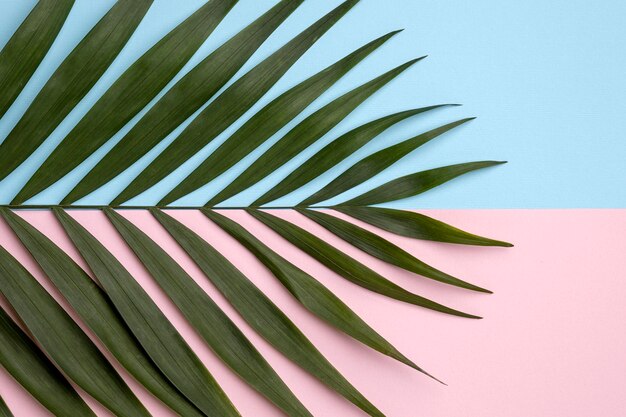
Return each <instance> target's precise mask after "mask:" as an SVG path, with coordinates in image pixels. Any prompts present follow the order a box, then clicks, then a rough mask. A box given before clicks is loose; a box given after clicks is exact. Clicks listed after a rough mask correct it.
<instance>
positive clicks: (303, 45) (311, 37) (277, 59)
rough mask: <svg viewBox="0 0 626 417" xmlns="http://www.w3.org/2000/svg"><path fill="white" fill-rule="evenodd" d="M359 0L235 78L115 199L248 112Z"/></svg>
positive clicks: (165, 171)
mask: <svg viewBox="0 0 626 417" xmlns="http://www.w3.org/2000/svg"><path fill="white" fill-rule="evenodd" d="M357 2H358V0H346V1H345V2H344V3H342V4H341V5H340V6H338V7H337V8H336V9H335V10H333V11H331V12H330V13H328V14H327V15H326V16H324V17H322V18H321V19H320V20H318V21H317V22H316V23H314V24H313V25H312V26H310V27H309V28H308V29H306V30H305V31H304V32H302V33H301V34H300V35H298V36H297V37H295V38H294V39H292V40H291V41H290V42H288V43H287V44H286V45H284V46H283V47H282V48H280V49H279V50H278V51H276V52H274V53H273V54H272V55H270V56H269V57H268V58H267V59H265V60H264V61H263V62H261V63H260V64H258V65H257V66H256V67H254V68H253V69H252V70H250V71H249V72H248V73H247V74H245V75H243V76H242V77H241V78H239V79H238V80H237V81H235V82H234V83H233V84H232V85H231V86H230V87H229V88H227V89H226V91H224V92H223V93H222V94H220V95H219V96H218V97H217V98H216V99H215V100H214V101H213V102H212V103H211V104H209V105H208V106H207V107H206V108H205V109H204V110H203V111H202V112H201V113H200V114H199V115H198V117H196V118H195V119H194V120H193V121H192V122H191V124H190V125H189V126H187V128H186V129H185V130H184V131H183V132H182V133H181V134H180V136H179V137H177V138H176V139H175V140H174V141H173V142H172V143H171V144H170V145H169V146H168V147H167V148H166V149H165V151H163V152H162V153H161V154H160V155H159V156H158V157H157V158H156V159H155V160H154V161H152V163H150V165H148V167H147V168H146V169H145V170H143V172H142V173H141V174H139V176H138V177H137V178H135V180H134V181H132V182H131V183H130V185H128V187H126V189H124V191H122V192H121V193H120V195H119V196H117V197H116V198H115V199H114V200H113V201H112V202H111V205H114V206H117V205H121V204H122V203H124V202H126V201H128V200H130V199H131V198H133V197H135V196H137V195H139V194H140V193H142V192H143V191H145V190H147V189H148V188H150V187H151V186H153V185H155V184H156V183H157V182H159V181H160V180H162V179H163V178H165V177H166V176H167V175H169V174H170V173H171V172H172V171H174V170H175V169H176V168H178V167H179V165H180V164H182V163H183V162H185V161H187V160H188V159H189V158H191V157H192V156H193V155H194V154H195V153H196V152H198V151H199V150H201V149H202V148H203V147H204V146H206V145H207V144H208V143H209V142H211V141H212V140H213V139H215V138H216V137H217V136H218V135H219V134H220V133H222V132H223V131H224V129H226V128H227V127H228V126H230V125H231V124H232V123H234V122H235V121H236V120H237V119H239V118H240V117H241V116H243V115H244V113H246V112H247V111H248V110H249V109H250V107H252V106H253V105H254V104H255V103H256V102H257V101H258V100H259V99H261V97H263V96H264V95H265V93H267V92H268V91H269V89H270V88H272V87H273V86H274V84H276V83H277V82H278V80H280V79H281V78H282V76H283V75H284V74H285V73H286V72H287V70H289V68H291V67H292V66H293V64H295V63H296V61H298V59H300V57H301V56H302V55H303V54H304V53H305V52H306V51H308V49H309V48H310V47H311V46H312V45H313V44H314V43H315V42H316V41H317V40H318V39H319V38H320V37H321V36H322V35H323V34H324V33H326V32H327V31H328V30H329V29H330V28H331V27H332V26H333V25H334V24H335V23H336V22H337V21H338V20H339V19H340V18H341V17H342V16H343V15H344V14H346V13H347V12H348V11H349V10H350V9H351V8H352V7H353V6H354V5H355V4H356V3H357Z"/></svg>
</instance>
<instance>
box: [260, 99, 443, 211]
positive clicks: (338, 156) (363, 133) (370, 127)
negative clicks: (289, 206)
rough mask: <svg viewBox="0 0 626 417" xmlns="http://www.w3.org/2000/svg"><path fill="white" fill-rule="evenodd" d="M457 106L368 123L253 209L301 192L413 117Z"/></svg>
mask: <svg viewBox="0 0 626 417" xmlns="http://www.w3.org/2000/svg"><path fill="white" fill-rule="evenodd" d="M445 106H453V104H444V105H438V106H429V107H423V108H419V109H413V110H407V111H403V112H399V113H394V114H391V115H389V116H385V117H382V118H380V119H377V120H374V121H372V122H369V123H366V124H364V125H362V126H359V127H357V128H356V129H353V130H351V131H349V132H348V133H346V134H344V135H342V136H340V137H339V138H337V139H335V140H334V141H332V142H331V143H329V144H328V145H326V146H325V147H324V148H322V149H321V150H320V151H319V152H317V153H316V154H315V155H313V156H312V157H311V158H309V159H308V160H307V161H306V162H305V163H304V164H302V165H301V166H300V167H298V168H296V170H295V171H293V172H292V173H291V174H289V175H288V176H287V177H285V179H284V180H282V181H281V182H280V183H278V184H277V185H276V186H274V187H273V188H272V189H270V190H269V191H267V192H266V193H265V194H263V195H262V196H261V197H259V198H258V199H257V200H256V201H255V202H254V203H252V206H254V207H260V206H262V205H264V204H267V203H269V202H271V201H274V200H276V199H278V198H280V197H283V196H285V195H287V194H289V193H290V192H292V191H295V190H297V189H298V188H300V187H302V186H303V185H305V184H307V183H309V182H311V181H312V180H313V179H315V178H317V177H319V176H320V175H322V174H323V173H325V172H327V171H328V170H330V169H331V168H333V167H334V166H336V165H337V164H339V163H340V162H341V161H343V160H344V159H346V158H347V157H349V156H350V155H352V154H353V153H354V152H356V151H357V150H358V149H360V148H361V147H363V146H365V145H366V144H367V143H369V142H370V141H371V140H372V139H374V138H375V137H377V136H378V135H380V134H381V133H383V132H384V131H385V130H387V129H389V128H390V127H392V126H394V125H396V124H398V123H400V122H402V121H403V120H406V119H408V118H410V117H412V116H415V115H417V114H420V113H424V112H427V111H430V110H434V109H438V108H441V107H445Z"/></svg>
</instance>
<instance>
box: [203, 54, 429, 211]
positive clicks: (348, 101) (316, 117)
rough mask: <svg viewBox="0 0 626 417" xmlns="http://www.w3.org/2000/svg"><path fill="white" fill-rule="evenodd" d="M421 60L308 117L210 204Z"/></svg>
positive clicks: (265, 171)
mask: <svg viewBox="0 0 626 417" xmlns="http://www.w3.org/2000/svg"><path fill="white" fill-rule="evenodd" d="M421 59H423V58H418V59H414V60H412V61H409V62H407V63H406V64H404V65H400V66H399V67H396V68H394V69H392V70H391V71H389V72H386V73H385V74H383V75H381V76H379V77H377V78H375V79H373V80H372V81H370V82H368V83H366V84H363V85H362V86H360V87H357V88H355V89H354V90H352V91H350V92H349V93H346V94H344V95H343V96H341V97H339V98H338V99H336V100H334V101H332V102H331V103H330V104H327V105H326V106H324V107H322V108H321V109H320V110H318V111H316V112H315V113H313V114H312V115H311V116H309V117H307V118H306V119H305V120H303V121H302V122H301V123H299V124H298V125H297V126H296V127H294V128H293V129H292V130H291V131H290V132H289V133H287V134H286V135H285V136H284V137H283V138H281V139H280V140H279V141H278V142H276V143H275V144H274V145H272V147H270V149H268V150H267V151H266V152H265V153H264V154H263V155H261V156H260V157H259V158H258V159H257V160H256V161H254V162H253V163H252V165H250V166H249V167H248V168H247V169H246V170H245V171H244V172H243V173H242V174H241V175H239V176H238V177H237V178H236V179H235V180H234V181H233V182H232V183H230V184H229V185H228V186H227V187H226V188H224V189H223V190H222V191H220V192H219V193H218V194H217V195H216V196H215V197H213V198H212V199H211V200H209V202H207V203H206V206H214V205H216V204H218V203H221V202H222V201H224V200H226V199H228V198H230V197H232V196H234V195H236V194H238V193H239V192H241V191H243V190H245V189H247V188H248V187H250V186H252V185H254V184H256V183H257V182H259V181H261V180H262V179H263V178H265V177H266V176H267V175H269V174H271V173H272V172H274V171H275V170H276V169H278V168H280V167H281V166H282V165H283V164H285V163H286V162H288V161H289V160H290V159H291V158H293V157H295V156H296V155H298V154H299V153H300V152H302V151H303V150H305V149H306V148H307V147H309V146H310V145H311V144H313V143H314V142H316V141H317V140H319V139H321V138H322V137H323V136H324V135H325V134H326V133H328V132H329V131H330V130H331V129H332V128H333V127H335V126H337V125H338V124H339V123H340V122H341V121H342V120H344V119H345V118H346V117H347V116H348V115H349V114H350V113H352V112H353V111H354V110H355V109H356V108H357V107H358V106H359V105H361V104H362V103H363V102H364V101H365V100H367V99H368V98H369V97H371V96H372V95H373V94H374V93H375V92H377V91H378V90H380V89H381V88H382V87H384V86H385V85H387V84H388V83H389V82H390V81H391V80H393V79H394V78H396V77H397V76H398V75H400V74H401V73H402V72H404V71H405V70H407V69H408V68H409V67H411V66H412V65H413V64H415V63H416V62H418V61H420V60H421Z"/></svg>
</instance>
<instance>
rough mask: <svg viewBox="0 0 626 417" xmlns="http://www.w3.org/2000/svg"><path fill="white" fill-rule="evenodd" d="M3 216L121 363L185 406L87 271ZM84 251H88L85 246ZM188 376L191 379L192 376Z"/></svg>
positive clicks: (10, 216) (158, 394)
mask: <svg viewBox="0 0 626 417" xmlns="http://www.w3.org/2000/svg"><path fill="white" fill-rule="evenodd" d="M2 216H3V217H4V219H5V221H6V222H7V223H8V224H9V226H10V227H11V229H13V232H15V234H16V235H17V236H18V238H19V239H20V241H21V242H22V244H23V245H24V246H25V247H26V249H27V250H28V251H29V252H30V254H31V255H32V256H33V258H34V259H35V261H36V262H37V263H38V264H39V266H40V267H41V269H42V270H43V271H44V272H45V273H46V275H47V276H48V277H49V278H50V280H51V281H52V282H53V283H54V285H55V287H56V288H57V289H58V290H59V291H60V293H61V294H62V295H63V297H64V298H65V299H66V300H67V301H68V302H69V303H70V305H71V306H72V308H73V309H74V310H75V311H76V312H77V313H78V314H79V316H80V317H81V318H82V319H83V321H84V322H85V324H87V326H89V328H90V329H91V330H92V331H93V332H94V334H95V335H96V336H97V337H98V339H100V341H101V342H102V343H103V345H104V346H105V347H106V348H107V349H108V350H109V351H110V352H111V353H112V354H113V356H114V357H115V358H116V359H117V360H118V361H119V362H120V364H121V365H122V366H123V367H124V368H125V369H126V370H127V371H128V372H129V373H130V374H131V375H133V377H134V378H135V379H136V380H137V381H139V382H140V383H141V384H142V385H144V386H145V387H146V388H147V389H148V390H149V391H151V392H152V393H153V394H154V395H155V396H156V397H157V398H159V399H161V400H162V401H163V402H164V403H166V404H168V405H170V404H173V405H179V404H181V403H184V402H185V401H184V400H183V401H181V399H182V398H181V397H180V394H179V393H178V391H176V389H175V388H174V387H173V386H172V385H171V384H169V383H168V381H167V380H166V379H165V378H164V377H163V375H162V374H161V372H160V371H159V369H158V368H157V367H156V366H155V365H154V363H153V362H152V361H151V360H150V359H149V358H148V356H147V355H146V353H145V352H144V350H143V349H142V348H141V346H140V345H139V343H137V340H136V339H135V337H133V334H132V333H131V332H130V331H129V329H128V327H127V326H126V325H125V324H124V322H123V321H122V320H121V318H120V316H119V314H118V312H117V310H116V309H115V307H114V306H113V305H112V304H111V301H110V299H109V297H108V296H107V295H106V294H105V293H104V291H102V290H101V289H100V287H98V285H97V284H96V283H95V282H94V281H93V280H92V279H91V278H90V277H89V276H88V275H87V274H86V273H85V271H84V270H83V269H82V268H81V267H80V266H78V265H77V264H76V263H75V262H74V261H73V260H72V258H70V257H69V256H68V255H67V254H66V253H65V252H63V250H61V249H60V248H59V247H58V246H56V245H55V244H54V243H53V242H52V241H51V240H50V239H48V238H47V237H46V236H45V235H44V234H42V233H41V232H39V231H38V230H37V229H35V228H34V227H33V226H31V225H30V224H28V223H27V222H26V221H25V220H23V219H22V218H21V217H19V216H18V215H17V214H15V213H12V212H10V211H8V210H6V211H2ZM80 249H81V250H85V247H80ZM133 283H135V284H136V282H135V281H134V280H132V279H130V280H128V281H127V282H126V285H133ZM192 363H193V364H194V365H196V366H197V365H198V364H200V362H199V360H198V361H196V362H192ZM200 369H202V368H200ZM202 376H204V375H202ZM188 377H189V378H190V379H191V376H188ZM205 379H207V380H208V378H205ZM196 380H197V379H192V381H196ZM207 387H208V388H210V387H211V385H210V384H205V385H204V386H203V388H207ZM183 409H184V410H187V411H189V412H190V415H198V412H197V411H196V410H194V409H193V407H191V406H190V405H189V404H186V407H185V404H183ZM194 411H195V414H193V413H194Z"/></svg>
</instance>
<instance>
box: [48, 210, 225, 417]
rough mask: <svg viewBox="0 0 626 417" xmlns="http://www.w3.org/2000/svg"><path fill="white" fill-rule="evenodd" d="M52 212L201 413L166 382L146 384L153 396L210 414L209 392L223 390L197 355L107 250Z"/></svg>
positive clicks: (187, 412) (181, 410) (187, 411)
mask: <svg viewBox="0 0 626 417" xmlns="http://www.w3.org/2000/svg"><path fill="white" fill-rule="evenodd" d="M54 211H55V214H56V216H57V219H58V220H59V221H60V222H61V225H62V226H63V228H64V229H65V231H66V232H67V234H68V236H69V237H70V239H71V240H72V242H74V245H75V246H76V248H77V249H78V250H79V252H80V253H81V255H82V257H83V259H85V261H86V262H87V264H88V265H89V268H90V269H91V271H92V272H93V273H94V275H95V277H96V278H97V280H98V282H99V283H100V284H101V285H102V287H103V288H104V290H105V291H106V293H107V295H108V297H110V299H111V301H112V302H113V304H114V305H115V307H116V309H117V311H118V312H119V314H120V315H121V316H122V318H123V320H124V321H125V322H126V324H127V325H128V327H129V328H130V330H131V331H132V332H133V334H134V335H135V337H136V338H137V340H138V341H139V343H140V344H141V346H142V347H143V349H144V350H145V351H146V352H147V353H148V355H149V356H150V358H152V360H153V361H154V363H155V364H156V366H158V368H159V369H160V370H161V372H163V375H165V376H166V377H167V378H168V379H169V380H170V381H171V382H172V384H174V386H175V387H176V388H177V389H178V390H179V391H180V393H182V394H183V395H185V396H186V397H187V398H189V400H190V401H191V402H193V403H194V404H196V406H197V407H198V408H199V409H200V410H202V411H203V412H204V414H203V413H201V412H200V411H198V410H197V409H196V408H194V407H193V405H191V404H190V403H188V402H187V401H186V400H185V399H184V397H181V395H180V393H179V392H178V391H176V389H174V388H173V387H170V386H169V385H166V386H165V387H160V386H157V388H158V389H152V392H153V393H154V394H155V396H156V397H157V398H159V399H161V400H162V401H163V402H164V403H166V404H167V405H168V406H169V407H170V408H171V409H173V410H174V411H176V412H177V413H178V414H180V415H183V416H202V415H210V414H211V413H212V412H213V409H214V402H216V401H217V400H211V399H210V397H211V396H212V395H213V396H219V397H223V396H225V394H224V393H223V392H222V389H221V388H220V386H219V385H218V383H217V382H216V381H215V380H214V378H213V377H212V376H211V375H210V374H209V372H208V371H207V370H206V368H205V367H204V365H203V364H202V362H201V361H200V359H198V357H197V356H196V354H195V353H194V352H193V351H192V350H191V348H190V347H189V346H188V345H187V343H186V342H185V341H184V340H183V338H182V337H181V336H180V334H179V333H178V332H177V331H176V329H175V328H174V326H173V325H172V324H171V323H170V322H169V320H168V319H167V318H166V317H165V315H164V314H163V313H162V312H161V310H159V308H158V307H157V305H156V304H155V303H154V301H152V299H151V298H150V297H149V296H148V294H147V293H146V292H145V291H144V290H143V288H142V287H141V285H139V283H138V282H137V281H136V280H135V279H134V278H133V277H132V276H131V275H130V273H129V272H128V271H127V270H126V268H124V266H123V265H122V264H121V263H120V262H119V261H118V260H117V259H116V258H115V257H114V256H113V255H112V254H111V252H109V251H108V250H107V249H106V248H105V247H104V246H103V245H102V244H101V243H100V242H99V241H98V240H97V239H96V238H95V237H94V236H93V235H91V234H90V233H89V232H88V231H87V230H86V229H85V228H83V227H82V226H81V225H80V224H79V223H78V222H77V221H76V220H74V219H73V218H72V217H71V216H70V215H69V214H67V213H66V212H65V211H63V210H61V209H55V210H54ZM144 385H148V384H146V383H145V382H144ZM152 385H155V384H154V383H153V384H152Z"/></svg>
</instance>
